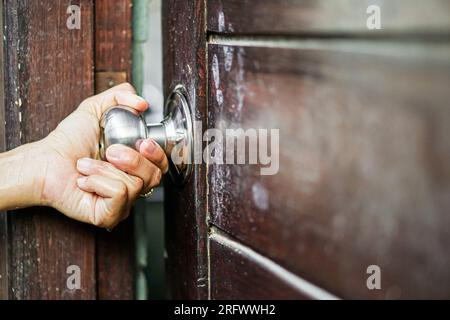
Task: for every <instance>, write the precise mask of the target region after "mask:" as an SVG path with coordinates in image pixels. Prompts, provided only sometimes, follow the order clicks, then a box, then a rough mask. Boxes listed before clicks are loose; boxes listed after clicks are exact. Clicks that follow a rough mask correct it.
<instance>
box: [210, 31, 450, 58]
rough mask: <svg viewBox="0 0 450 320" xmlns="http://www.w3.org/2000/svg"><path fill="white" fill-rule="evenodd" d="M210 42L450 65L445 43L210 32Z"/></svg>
mask: <svg viewBox="0 0 450 320" xmlns="http://www.w3.org/2000/svg"><path fill="white" fill-rule="evenodd" d="M208 44H209V45H222V46H240V47H257V48H282V49H300V50H321V51H322V50H323V51H340V52H347V53H359V54H368V55H378V56H388V57H397V58H405V57H407V58H421V59H432V60H437V61H440V62H441V63H446V64H448V62H449V60H448V57H449V55H450V46H449V45H448V44H447V43H446V42H444V41H442V42H420V41H417V42H414V41H403V42H402V41H398V40H397V41H396V40H395V39H394V40H392V39H388V40H375V41H371V40H366V39H353V40H352V39H298V38H270V37H269V38H265V37H245V36H242V37H241V36H222V35H215V34H213V35H210V36H209V38H208Z"/></svg>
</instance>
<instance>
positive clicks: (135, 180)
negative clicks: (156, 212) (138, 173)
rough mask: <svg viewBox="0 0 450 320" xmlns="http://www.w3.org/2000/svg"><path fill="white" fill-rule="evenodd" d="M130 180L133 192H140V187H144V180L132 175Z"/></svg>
mask: <svg viewBox="0 0 450 320" xmlns="http://www.w3.org/2000/svg"><path fill="white" fill-rule="evenodd" d="M131 181H132V186H133V191H134V192H135V193H136V192H141V190H142V188H144V181H143V180H142V179H141V178H138V177H133V178H132V180H131Z"/></svg>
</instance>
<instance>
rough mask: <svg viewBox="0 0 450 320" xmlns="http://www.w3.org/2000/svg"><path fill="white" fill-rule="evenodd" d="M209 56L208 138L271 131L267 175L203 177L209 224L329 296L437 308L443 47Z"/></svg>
mask: <svg viewBox="0 0 450 320" xmlns="http://www.w3.org/2000/svg"><path fill="white" fill-rule="evenodd" d="M344 47H345V50H343V48H344ZM208 49H209V50H208V53H209V55H208V57H209V66H210V69H209V79H208V80H209V82H208V84H209V86H208V88H209V93H210V94H209V99H208V107H209V110H210V112H209V113H208V115H209V117H208V125H209V127H210V128H220V129H222V130H223V133H224V136H225V130H226V129H230V128H243V129H244V130H247V129H249V128H267V129H272V128H275V129H279V130H280V131H279V132H280V144H279V158H280V163H279V169H280V170H279V172H278V173H277V174H275V175H273V176H270V175H268V176H261V173H260V167H258V166H255V165H211V167H210V170H209V175H208V186H209V188H210V192H209V198H208V204H209V207H208V209H209V212H210V216H211V222H212V223H213V224H214V225H216V226H218V227H219V228H221V229H222V230H224V231H226V232H227V233H229V234H231V235H233V236H236V237H237V238H238V239H239V240H241V241H243V242H244V243H246V244H248V245H250V246H251V247H252V248H254V249H255V250H256V251H258V252H260V253H262V254H264V255H267V256H268V257H270V258H272V259H274V260H275V261H277V262H279V263H280V264H281V265H283V266H285V267H286V268H288V269H289V270H292V271H293V272H295V273H297V274H298V275H300V276H301V277H303V278H304V279H306V280H309V281H312V282H314V283H315V284H317V285H319V286H321V287H322V288H325V289H327V290H329V291H331V292H332V293H335V294H337V295H339V296H340V297H348V298H374V297H378V298H382V297H386V296H387V295H389V292H390V290H393V288H397V287H398V288H400V289H401V296H402V297H404V298H424V297H435V298H444V297H448V296H449V295H450V291H449V288H448V286H447V283H448V281H450V278H449V275H448V272H447V269H448V266H449V265H450V259H449V257H448V255H447V254H446V250H447V249H446V247H447V245H446V244H447V243H448V242H450V231H449V230H448V228H447V225H448V223H450V219H449V217H448V215H447V212H449V211H450V203H449V202H448V201H447V200H446V198H447V197H446V196H445V194H446V192H447V191H446V190H449V188H450V171H449V170H448V168H447V164H448V163H450V143H449V142H448V139H447V135H446V134H445V132H450V113H449V112H448V101H450V93H449V91H448V87H449V85H450V61H447V57H448V56H450V55H449V49H450V47H448V46H440V45H437V46H433V45H415V46H412V47H409V48H405V46H403V45H402V46H396V45H393V44H391V45H388V44H385V45H384V47H382V46H381V45H379V44H378V45H377V48H376V49H374V50H370V47H367V45H365V46H364V47H362V45H361V44H356V43H355V44H345V43H344V44H342V43H340V42H337V43H334V44H328V45H327V47H326V48H321V46H318V48H317V49H308V50H306V49H280V48H261V47H259V48H258V47H233V46H228V47H227V46H221V45H209V48H208ZM409 50H414V52H416V53H417V54H416V55H415V56H411V55H410V54H409V52H410V51H409ZM363 51H366V52H373V53H372V54H369V53H360V52H363ZM420 52H422V53H423V54H420ZM229 61H232V64H231V63H230V62H229ZM230 65H231V67H230ZM217 79H220V83H219V84H218V83H217ZM222 97H223V98H222ZM219 98H220V99H219ZM222 99H223V100H222ZM272 152H274V150H272ZM247 159H248V158H247ZM247 161H248V160H247ZM425 213H426V214H425ZM418 230H420V233H421V237H417V231H418ZM372 264H377V265H379V266H380V268H381V269H382V270H383V288H384V289H383V290H374V291H369V290H367V287H366V281H365V279H366V278H367V274H366V268H367V267H368V266H369V265H372ZM423 279H427V280H428V281H423Z"/></svg>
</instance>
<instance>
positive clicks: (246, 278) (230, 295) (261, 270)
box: [210, 229, 335, 300]
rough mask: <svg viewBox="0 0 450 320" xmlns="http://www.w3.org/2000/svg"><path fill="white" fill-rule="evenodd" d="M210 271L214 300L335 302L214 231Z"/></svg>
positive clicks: (318, 289) (270, 262)
mask: <svg viewBox="0 0 450 320" xmlns="http://www.w3.org/2000/svg"><path fill="white" fill-rule="evenodd" d="M210 268H211V275H210V279H211V298H212V299H301V300H305V299H308V300H309V299H335V297H334V296H332V295H330V294H329V293H327V292H325V291H323V290H321V289H320V288H318V287H316V286H315V285H313V284H311V283H308V282H306V281H304V280H301V279H299V278H298V277H296V276H295V275H293V274H291V273H289V272H288V271H287V270H285V269H283V268H281V267H279V266H278V265H277V264H275V263H273V262H272V261H270V260H269V259H267V258H265V257H264V256H261V255H259V254H258V253H256V252H255V251H253V250H251V249H249V248H248V247H245V246H242V245H241V244H239V243H238V242H236V241H234V240H233V239H230V238H229V237H228V236H226V235H224V234H222V233H221V232H220V231H218V230H215V229H213V231H212V232H211V235H210Z"/></svg>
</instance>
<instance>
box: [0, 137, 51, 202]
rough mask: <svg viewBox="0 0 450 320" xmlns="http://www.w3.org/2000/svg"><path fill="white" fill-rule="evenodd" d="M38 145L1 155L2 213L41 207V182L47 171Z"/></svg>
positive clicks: (0, 192) (0, 200)
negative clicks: (41, 176)
mask: <svg viewBox="0 0 450 320" xmlns="http://www.w3.org/2000/svg"><path fill="white" fill-rule="evenodd" d="M39 152H40V150H39V145H38V143H30V144H26V145H23V146H20V147H18V148H16V149H14V150H11V151H8V152H5V153H1V154H0V211H1V210H12V209H17V208H25V207H30V206H35V205H41V194H40V193H41V189H42V188H41V184H42V183H41V181H40V179H39V176H40V175H41V174H42V172H44V171H45V170H46V168H44V167H43V166H44V163H43V162H42V161H41V160H40V157H39Z"/></svg>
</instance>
